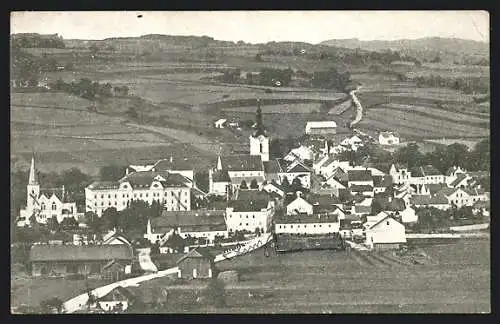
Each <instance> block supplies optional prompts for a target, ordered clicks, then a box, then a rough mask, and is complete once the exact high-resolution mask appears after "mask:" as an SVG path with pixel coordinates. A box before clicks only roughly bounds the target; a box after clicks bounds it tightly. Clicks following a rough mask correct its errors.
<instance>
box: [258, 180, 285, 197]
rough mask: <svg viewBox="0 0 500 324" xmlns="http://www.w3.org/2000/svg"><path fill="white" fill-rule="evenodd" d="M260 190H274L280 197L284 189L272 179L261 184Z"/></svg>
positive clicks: (283, 194) (283, 195) (269, 191)
mask: <svg viewBox="0 0 500 324" xmlns="http://www.w3.org/2000/svg"><path fill="white" fill-rule="evenodd" d="M262 190H264V191H266V192H268V193H271V192H274V193H275V194H277V195H279V197H281V198H283V197H285V189H284V188H283V186H282V185H280V184H279V183H278V182H276V181H274V180H273V181H271V182H266V183H265V184H264V185H263V186H262Z"/></svg>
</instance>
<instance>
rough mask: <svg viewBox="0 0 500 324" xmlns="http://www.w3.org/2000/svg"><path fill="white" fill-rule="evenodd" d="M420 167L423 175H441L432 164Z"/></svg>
mask: <svg viewBox="0 0 500 324" xmlns="http://www.w3.org/2000/svg"><path fill="white" fill-rule="evenodd" d="M420 169H421V170H422V172H423V174H424V176H436V175H443V174H442V173H441V171H439V170H438V169H436V168H435V167H434V166H432V165H424V166H422V167H420Z"/></svg>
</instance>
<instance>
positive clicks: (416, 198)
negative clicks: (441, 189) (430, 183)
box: [410, 194, 451, 210]
mask: <svg viewBox="0 0 500 324" xmlns="http://www.w3.org/2000/svg"><path fill="white" fill-rule="evenodd" d="M410 205H412V206H415V207H434V208H437V209H441V210H447V209H449V208H450V207H451V206H450V204H449V202H448V199H446V197H445V196H443V195H442V194H439V195H436V194H434V195H413V196H411V198H410Z"/></svg>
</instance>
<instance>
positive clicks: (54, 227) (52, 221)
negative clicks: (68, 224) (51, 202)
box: [47, 217, 61, 232]
mask: <svg viewBox="0 0 500 324" xmlns="http://www.w3.org/2000/svg"><path fill="white" fill-rule="evenodd" d="M47 228H48V229H49V230H51V231H55V232H58V231H59V230H60V229H61V226H60V225H59V222H58V221H57V218H56V217H51V218H49V219H48V220H47Z"/></svg>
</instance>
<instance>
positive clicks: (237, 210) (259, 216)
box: [226, 200, 274, 233]
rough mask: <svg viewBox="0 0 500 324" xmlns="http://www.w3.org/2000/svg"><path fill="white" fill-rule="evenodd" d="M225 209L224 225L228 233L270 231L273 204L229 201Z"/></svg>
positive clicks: (257, 201) (267, 202)
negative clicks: (257, 230)
mask: <svg viewBox="0 0 500 324" xmlns="http://www.w3.org/2000/svg"><path fill="white" fill-rule="evenodd" d="M228 205H229V206H228V207H227V208H226V224H227V229H228V231H230V232H235V231H242V230H246V231H249V232H252V233H253V232H255V230H256V229H259V231H261V232H262V233H267V232H268V231H269V230H270V225H271V221H272V217H273V215H274V202H273V201H265V200H255V201H244V200H231V201H229V202H228Z"/></svg>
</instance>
